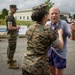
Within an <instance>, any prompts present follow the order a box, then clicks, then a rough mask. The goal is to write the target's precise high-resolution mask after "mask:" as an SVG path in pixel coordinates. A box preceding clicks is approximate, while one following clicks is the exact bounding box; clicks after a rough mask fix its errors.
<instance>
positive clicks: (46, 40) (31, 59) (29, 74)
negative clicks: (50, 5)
mask: <svg viewBox="0 0 75 75" xmlns="http://www.w3.org/2000/svg"><path fill="white" fill-rule="evenodd" d="M31 18H32V20H33V21H36V23H35V24H34V25H32V26H30V27H29V28H28V30H27V32H26V36H27V51H26V52H25V54H24V57H23V60H22V75H50V74H49V73H50V72H49V64H48V56H47V51H48V49H49V48H50V45H51V44H53V46H54V47H57V48H59V49H62V47H63V39H62V30H61V29H60V30H58V33H59V38H57V36H56V32H55V31H53V30H52V29H50V27H48V26H45V23H46V21H47V20H48V12H47V11H46V10H44V9H42V8H40V9H39V10H36V11H34V12H33V13H32V16H31Z"/></svg>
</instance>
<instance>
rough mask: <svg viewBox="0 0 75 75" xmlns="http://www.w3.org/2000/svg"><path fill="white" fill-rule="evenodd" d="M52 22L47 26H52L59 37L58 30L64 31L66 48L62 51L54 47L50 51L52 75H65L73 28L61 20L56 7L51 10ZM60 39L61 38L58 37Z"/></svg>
mask: <svg viewBox="0 0 75 75" xmlns="http://www.w3.org/2000/svg"><path fill="white" fill-rule="evenodd" d="M49 15H50V21H48V22H46V24H45V25H46V26H50V28H52V29H53V30H55V31H56V33H57V36H58V32H57V31H58V30H59V29H62V30H63V34H62V38H63V41H64V47H63V48H62V50H60V49H58V48H56V47H54V46H53V45H52V46H51V47H50V49H49V51H48V57H49V65H50V75H64V68H66V56H67V51H68V47H67V37H69V38H70V39H72V33H71V30H72V26H71V29H70V26H69V25H68V24H67V22H66V21H65V20H60V10H59V9H58V8H56V7H52V8H50V10H49ZM58 37H59V36H58Z"/></svg>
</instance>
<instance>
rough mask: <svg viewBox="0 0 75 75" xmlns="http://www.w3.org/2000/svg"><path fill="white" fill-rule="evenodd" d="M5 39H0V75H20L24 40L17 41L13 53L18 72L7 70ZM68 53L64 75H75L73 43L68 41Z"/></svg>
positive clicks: (74, 48) (24, 46)
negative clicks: (18, 67)
mask: <svg viewBox="0 0 75 75" xmlns="http://www.w3.org/2000/svg"><path fill="white" fill-rule="evenodd" d="M7 44H8V43H7V39H2V40H1V41H0V75H22V74H21V61H22V57H23V54H24V52H25V49H26V46H27V45H26V39H25V38H18V40H17V50H16V53H15V56H14V57H15V59H16V60H17V64H18V65H19V66H20V69H18V70H12V69H8V65H7V54H6V53H7ZM68 44H69V52H68V55H67V68H66V70H65V75H75V42H74V41H71V40H69V39H68Z"/></svg>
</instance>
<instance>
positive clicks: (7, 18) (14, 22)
mask: <svg viewBox="0 0 75 75" xmlns="http://www.w3.org/2000/svg"><path fill="white" fill-rule="evenodd" d="M8 22H12V26H13V27H16V20H15V18H14V16H13V14H9V15H8V16H7V17H6V26H7V34H14V33H15V34H16V33H17V30H9V29H8Z"/></svg>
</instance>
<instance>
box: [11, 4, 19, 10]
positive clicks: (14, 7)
mask: <svg viewBox="0 0 75 75" xmlns="http://www.w3.org/2000/svg"><path fill="white" fill-rule="evenodd" d="M10 8H13V9H15V10H18V8H17V6H16V5H10Z"/></svg>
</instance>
